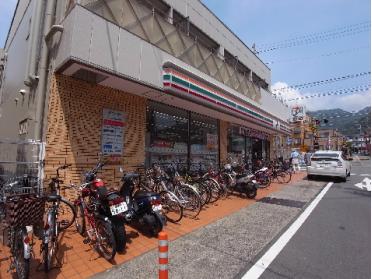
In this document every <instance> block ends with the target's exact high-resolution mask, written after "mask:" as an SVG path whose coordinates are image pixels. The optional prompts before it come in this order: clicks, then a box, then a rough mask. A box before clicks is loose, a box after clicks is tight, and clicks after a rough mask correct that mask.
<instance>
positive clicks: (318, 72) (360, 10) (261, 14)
mask: <svg viewBox="0 0 372 279" xmlns="http://www.w3.org/2000/svg"><path fill="white" fill-rule="evenodd" d="M202 2H203V3H204V4H205V5H206V6H207V7H208V8H209V9H210V10H212V11H213V12H214V13H215V14H216V15H217V16H218V17H219V18H220V19H221V20H222V21H223V22H224V23H225V24H226V25H227V26H228V27H229V28H230V29H231V30H232V31H233V32H234V33H235V34H236V35H237V36H239V37H240V38H241V40H242V41H244V42H245V43H246V45H248V46H252V44H253V43H255V44H256V46H257V49H259V47H260V46H263V45H264V44H272V43H274V44H275V43H277V42H280V41H283V40H288V39H291V38H296V37H301V36H304V35H307V38H309V35H311V34H314V33H317V34H319V33H321V32H327V31H330V30H335V29H337V28H338V29H337V30H339V31H343V30H345V29H343V28H344V27H346V26H354V28H355V24H359V23H363V22H364V25H363V26H366V24H365V23H366V21H369V22H370V18H371V15H370V12H371V6H370V0H311V1H306V0H302V1H300V0H265V1H262V0H229V1H221V0H202ZM16 3H17V1H16V0H0V46H4V43H5V39H6V35H7V33H8V28H9V25H10V22H11V19H12V15H13V11H14V8H15V5H16ZM369 26H370V25H369ZM352 28H353V27H352ZM349 30H350V29H349ZM356 30H357V31H358V32H346V33H345V32H344V33H338V34H339V35H342V34H343V35H344V36H339V38H332V36H331V38H329V37H328V40H324V41H319V42H316V43H312V44H309V45H302V46H296V47H290V48H283V49H279V50H275V51H269V52H265V53H262V54H259V57H260V58H261V59H262V60H263V61H264V62H265V63H269V64H268V66H269V67H270V69H271V73H272V86H273V88H274V89H275V88H282V87H284V86H286V85H295V84H303V83H308V82H314V81H322V80H327V79H330V78H337V77H341V76H347V75H353V74H359V73H363V72H368V71H370V68H371V46H370V43H371V32H370V27H369V28H368V29H366V28H364V29H363V28H359V29H356ZM351 33H353V34H352V35H351ZM323 34H326V33H323ZM368 84H370V75H364V76H363V77H359V78H353V79H347V80H344V81H339V82H334V83H330V84H327V85H323V86H317V87H311V88H305V89H300V90H285V91H284V92H282V94H283V95H284V96H285V97H284V98H294V97H298V96H301V95H311V94H315V93H324V92H330V91H336V90H341V89H347V88H355V87H358V86H364V85H368ZM299 103H304V104H305V105H306V107H307V108H308V109H309V110H315V109H327V108H337V107H339V108H342V109H345V110H348V111H354V110H359V109H362V108H364V107H365V106H368V105H370V104H371V94H370V90H368V91H364V92H357V93H354V94H353V93H349V94H346V95H340V96H330V97H322V98H312V99H308V100H307V101H306V102H305V101H299ZM289 104H295V102H290V103H289Z"/></svg>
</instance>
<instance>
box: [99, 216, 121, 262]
mask: <svg viewBox="0 0 372 279" xmlns="http://www.w3.org/2000/svg"><path fill="white" fill-rule="evenodd" d="M96 230H97V236H98V237H97V248H98V249H97V250H98V253H99V254H100V255H101V256H102V257H104V258H105V259H106V260H107V261H111V260H112V259H113V258H114V257H115V255H116V242H115V237H114V234H113V232H112V226H111V224H110V223H108V222H105V221H103V220H100V219H96ZM102 241H106V244H107V245H108V246H109V247H110V248H111V251H110V250H108V249H106V248H105V246H104V245H103V244H104V242H102Z"/></svg>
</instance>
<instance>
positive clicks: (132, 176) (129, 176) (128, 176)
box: [124, 172, 140, 180]
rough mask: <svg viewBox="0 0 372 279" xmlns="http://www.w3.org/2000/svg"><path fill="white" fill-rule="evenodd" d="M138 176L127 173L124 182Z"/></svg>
mask: <svg viewBox="0 0 372 279" xmlns="http://www.w3.org/2000/svg"><path fill="white" fill-rule="evenodd" d="M139 176H140V175H139V174H138V173H134V172H129V173H126V174H125V175H124V179H125V180H130V179H135V178H138V177H139Z"/></svg>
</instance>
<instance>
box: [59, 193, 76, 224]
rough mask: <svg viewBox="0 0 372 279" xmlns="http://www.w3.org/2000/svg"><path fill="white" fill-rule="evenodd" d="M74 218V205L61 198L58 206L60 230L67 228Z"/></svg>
mask: <svg viewBox="0 0 372 279" xmlns="http://www.w3.org/2000/svg"><path fill="white" fill-rule="evenodd" d="M75 218H76V211H75V207H74V205H73V204H72V203H71V202H70V201H68V200H65V199H63V198H62V199H61V202H60V203H59V207H58V220H57V222H58V227H59V229H60V230H61V231H63V230H65V229H67V228H69V227H70V226H71V225H72V224H73V223H74V222H75Z"/></svg>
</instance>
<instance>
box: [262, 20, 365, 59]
mask: <svg viewBox="0 0 372 279" xmlns="http://www.w3.org/2000/svg"><path fill="white" fill-rule="evenodd" d="M370 29H371V24H370V23H369V24H365V25H362V26H357V27H351V28H348V29H345V30H342V31H337V32H330V33H325V34H315V35H314V36H311V35H309V37H304V38H301V39H293V40H289V41H288V42H284V43H279V44H273V45H272V46H270V47H267V48H262V49H259V48H258V49H257V51H256V53H257V54H262V53H265V52H269V51H274V50H279V49H283V48H291V47H296V46H302V45H310V44H315V43H319V42H323V41H328V40H333V39H338V38H343V37H347V36H353V35H357V34H359V33H362V32H366V31H369V30H370Z"/></svg>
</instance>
